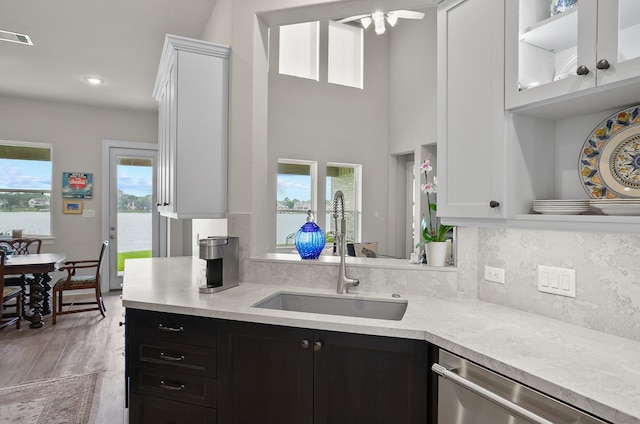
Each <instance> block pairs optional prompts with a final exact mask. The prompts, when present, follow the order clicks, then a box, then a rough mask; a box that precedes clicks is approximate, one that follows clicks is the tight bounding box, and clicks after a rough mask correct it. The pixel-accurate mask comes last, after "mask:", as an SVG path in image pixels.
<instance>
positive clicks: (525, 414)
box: [431, 363, 553, 424]
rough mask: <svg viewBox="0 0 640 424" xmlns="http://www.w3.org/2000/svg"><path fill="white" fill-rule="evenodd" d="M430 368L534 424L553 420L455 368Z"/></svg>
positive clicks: (440, 366)
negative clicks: (458, 371)
mask: <svg viewBox="0 0 640 424" xmlns="http://www.w3.org/2000/svg"><path fill="white" fill-rule="evenodd" d="M431 370H432V371H433V372H435V373H436V374H438V375H439V376H440V377H442V378H444V379H446V380H449V381H451V382H453V383H455V384H458V385H459V386H462V387H464V388H465V389H467V390H470V391H471V392H473V393H475V394H477V395H479V396H482V397H483V398H485V399H487V400H489V401H491V402H493V403H495V404H496V405H498V406H500V407H502V408H504V409H506V410H507V411H509V412H511V413H512V414H515V415H518V416H519V417H522V418H524V419H527V420H529V421H531V422H533V423H536V424H553V422H551V421H549V420H546V419H544V418H542V417H541V416H539V415H536V414H534V413H533V412H531V411H529V410H527V409H525V408H523V407H521V406H520V405H517V404H515V403H513V402H511V401H510V400H508V399H505V398H503V397H502V396H499V395H497V394H495V393H493V392H492V391H490V390H487V389H485V388H484V387H482V386H480V385H478V384H476V383H474V382H472V381H470V380H467V379H466V378H464V377H461V376H460V375H459V374H458V373H456V372H454V371H455V370H448V369H447V368H445V367H443V366H442V365H440V364H438V363H435V364H433V365H432V366H431Z"/></svg>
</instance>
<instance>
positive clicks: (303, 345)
mask: <svg viewBox="0 0 640 424" xmlns="http://www.w3.org/2000/svg"><path fill="white" fill-rule="evenodd" d="M309 345H310V343H309V340H308V339H304V340H303V341H301V342H300V347H301V348H303V349H308V348H309Z"/></svg>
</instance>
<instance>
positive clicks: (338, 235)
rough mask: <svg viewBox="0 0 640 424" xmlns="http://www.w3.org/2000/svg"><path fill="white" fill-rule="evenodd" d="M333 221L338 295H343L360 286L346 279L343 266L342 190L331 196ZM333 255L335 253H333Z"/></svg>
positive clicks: (345, 226) (344, 224)
mask: <svg viewBox="0 0 640 424" xmlns="http://www.w3.org/2000/svg"><path fill="white" fill-rule="evenodd" d="M338 202H340V210H341V215H342V216H341V219H340V230H339V231H338ZM333 219H334V223H335V225H334V227H335V234H334V240H335V243H337V244H338V251H339V254H340V268H339V271H338V294H345V293H348V292H349V287H357V286H358V285H359V284H360V281H359V280H358V279H356V278H349V277H347V269H346V268H347V267H346V265H345V251H346V248H347V243H346V240H345V235H346V232H347V231H346V228H347V223H346V221H345V219H344V194H343V193H342V190H338V191H336V194H334V195H333ZM334 254H335V251H334Z"/></svg>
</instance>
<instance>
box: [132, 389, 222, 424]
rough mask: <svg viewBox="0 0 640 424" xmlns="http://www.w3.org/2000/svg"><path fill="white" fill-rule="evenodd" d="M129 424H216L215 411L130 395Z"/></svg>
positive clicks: (135, 394)
mask: <svg viewBox="0 0 640 424" xmlns="http://www.w3.org/2000/svg"><path fill="white" fill-rule="evenodd" d="M129 423H141V424H216V410H215V409H211V408H203V407H201V406H194V405H190V404H188V403H182V402H174V401H170V400H166V399H160V398H156V397H151V396H144V395H139V394H137V393H131V399H130V401H129Z"/></svg>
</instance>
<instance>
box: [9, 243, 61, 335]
mask: <svg viewBox="0 0 640 424" xmlns="http://www.w3.org/2000/svg"><path fill="white" fill-rule="evenodd" d="M7 258H8V259H5V264H4V273H5V275H20V276H21V277H22V281H21V287H22V298H23V299H26V297H25V295H26V287H27V285H28V286H29V304H28V305H29V308H28V309H30V313H29V311H23V318H24V319H26V320H28V321H31V324H29V327H31V328H40V327H42V326H43V325H44V320H43V318H42V316H43V315H48V314H50V313H51V304H50V303H49V297H50V294H49V290H51V285H49V282H51V276H50V275H49V273H50V272H52V271H55V270H57V269H59V268H60V267H61V266H62V265H64V261H65V260H66V256H65V255H64V254H61V253H29V254H26V255H11V256H8V257H7ZM28 275H30V276H28Z"/></svg>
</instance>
